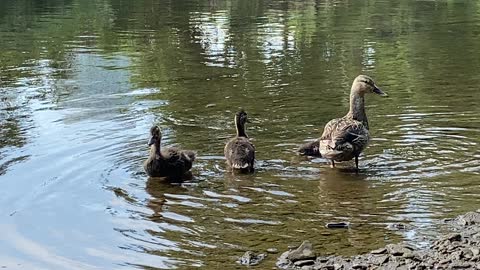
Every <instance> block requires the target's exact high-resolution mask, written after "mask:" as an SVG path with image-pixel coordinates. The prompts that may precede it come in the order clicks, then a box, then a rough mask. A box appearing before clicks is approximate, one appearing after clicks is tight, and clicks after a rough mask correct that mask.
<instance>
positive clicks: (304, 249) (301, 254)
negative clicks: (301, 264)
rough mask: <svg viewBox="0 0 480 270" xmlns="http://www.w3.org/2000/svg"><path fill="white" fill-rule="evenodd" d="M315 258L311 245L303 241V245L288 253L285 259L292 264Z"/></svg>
mask: <svg viewBox="0 0 480 270" xmlns="http://www.w3.org/2000/svg"><path fill="white" fill-rule="evenodd" d="M315 258H316V255H315V252H314V251H313V247H312V244H311V243H310V242H309V241H303V243H302V244H301V245H300V246H299V247H298V248H297V249H295V250H292V251H290V252H289V254H288V255H287V259H289V260H290V261H292V262H295V261H299V260H306V259H315Z"/></svg>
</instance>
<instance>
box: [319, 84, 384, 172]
mask: <svg viewBox="0 0 480 270" xmlns="http://www.w3.org/2000/svg"><path fill="white" fill-rule="evenodd" d="M368 93H375V94H377V95H380V96H387V94H386V93H384V92H383V91H382V90H380V88H378V87H377V86H376V85H375V82H374V81H373V80H372V78H370V77H368V76H366V75H359V76H358V77H357V78H355V80H354V81H353V84H352V88H351V91H350V110H349V111H348V113H347V114H346V115H345V116H344V117H342V118H336V119H333V120H330V121H329V122H328V123H327V124H326V125H325V128H324V129H323V134H322V136H321V137H320V139H319V149H320V150H319V152H320V154H321V155H322V157H324V158H327V159H329V160H330V161H331V164H332V167H335V161H347V160H351V159H353V158H355V167H356V169H357V171H358V156H359V155H360V153H362V151H363V150H364V149H365V148H366V147H367V144H368V142H369V140H370V134H369V131H368V130H369V126H368V119H367V114H366V113H365V100H364V96H365V94H368Z"/></svg>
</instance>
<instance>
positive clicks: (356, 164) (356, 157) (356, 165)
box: [355, 156, 358, 173]
mask: <svg viewBox="0 0 480 270" xmlns="http://www.w3.org/2000/svg"><path fill="white" fill-rule="evenodd" d="M355 168H356V169H357V173H358V156H355Z"/></svg>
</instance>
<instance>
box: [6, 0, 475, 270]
mask: <svg viewBox="0 0 480 270" xmlns="http://www.w3.org/2000/svg"><path fill="white" fill-rule="evenodd" d="M479 27H480V4H479V3H478V2H476V1H442V0H440V1H413V0H402V1H382V0H372V1H341V0H340V1H303V0H302V1H300V0H299V1H234V0H232V1H229V0H227V1H216V0H210V1H203V0H181V1H163V0H160V1H154V0H143V1H126V0H98V1H93V0H86V1H80V0H65V1H59V0H45V1H22V0H20V1H0V46H1V47H0V48H1V50H0V230H1V234H0V240H1V241H0V266H1V267H2V268H7V269H123V268H127V269H130V268H144V269H172V268H179V269H190V268H192V267H204V268H206V269H207V268H208V269H235V268H241V269H243V266H239V265H238V264H236V263H235V260H236V258H237V257H238V256H240V255H242V254H243V253H244V252H245V251H246V250H254V251H258V252H265V251H266V249H268V248H272V247H275V248H278V249H279V250H280V251H282V250H285V249H286V248H287V247H288V246H289V245H298V244H299V243H300V242H301V241H302V240H305V239H310V240H311V241H312V242H313V243H314V245H315V246H316V247H317V250H318V251H319V252H320V253H322V254H325V253H328V254H342V255H348V254H354V253H358V252H365V251H368V250H371V249H374V248H378V247H380V246H382V245H385V244H388V243H395V242H401V241H406V242H408V243H411V244H413V245H418V246H426V245H428V243H429V241H431V240H432V239H435V237H436V235H437V234H438V233H439V232H440V231H441V227H442V226H441V223H442V220H443V219H444V218H447V217H452V216H454V215H457V214H460V213H462V212H465V211H469V210H473V209H477V208H478V202H479V199H480V195H479V194H480V185H479V181H480V176H479V174H480V150H479V143H480V128H479V127H480V117H479V115H480V107H479V102H480V95H479V89H478V88H479V85H480V73H479V72H478V71H479V70H480V54H479V52H478V48H479V47H480V31H479V29H480V28H479ZM360 73H365V74H369V75H371V76H372V77H374V78H375V79H376V81H377V84H378V85H379V86H381V87H382V88H383V89H384V90H385V91H386V92H387V93H389V98H385V99H382V98H380V97H377V96H368V97H367V114H368V116H369V121H370V126H371V133H372V136H373V140H372V142H371V144H370V146H369V147H368V148H367V150H366V151H365V153H364V155H363V156H361V159H360V167H361V170H360V173H359V174H355V173H354V172H353V171H352V170H351V168H352V166H353V165H352V163H342V164H340V165H339V168H337V169H331V168H330V167H329V166H328V163H327V161H326V160H323V159H319V158H317V159H307V158H301V157H298V156H297V155H296V154H295V149H296V148H297V147H298V145H299V144H301V143H303V142H306V141H308V140H311V139H314V138H317V137H319V136H320V133H321V131H322V128H323V125H324V124H325V123H326V122H327V121H328V120H329V119H331V118H333V117H339V116H342V115H343V114H344V113H346V111H347V110H348V93H349V87H350V84H351V82H352V80H353V78H354V77H355V76H356V75H358V74H360ZM239 107H244V108H245V109H246V110H247V111H248V113H249V116H250V118H251V119H252V121H253V123H252V124H250V125H249V126H248V132H249V134H250V136H251V137H252V138H253V140H254V143H255V145H256V147H257V157H258V162H257V172H256V173H255V174H253V175H232V174H231V173H228V172H226V171H225V164H224V159H223V145H224V143H225V141H226V140H227V139H228V138H229V137H231V136H233V134H234V130H233V123H232V119H233V113H234V112H235V111H236V110H237V109H238V108H239ZM153 124H159V125H160V126H161V127H162V130H163V133H164V142H163V143H164V144H165V145H178V146H181V147H183V148H188V149H193V150H196V151H198V154H199V158H198V160H197V162H196V164H195V166H194V168H193V178H192V179H190V180H187V181H186V182H184V183H183V184H169V183H165V182H161V181H159V179H149V178H148V177H147V175H146V174H145V173H144V172H143V169H142V162H143V160H144V159H145V158H146V156H147V151H148V149H147V146H146V142H147V139H148V138H147V137H148V130H149V128H150V126H152V125H153ZM338 221H346V222H350V223H351V225H352V227H351V228H350V229H348V230H329V229H326V228H325V227H324V225H325V224H326V223H327V222H338ZM397 224H403V225H405V229H401V230H399V229H398V228H399V227H401V226H396V225H397ZM277 256H278V255H269V257H268V258H267V260H266V261H265V262H264V263H262V266H261V268H264V269H267V268H271V267H272V266H273V265H274V261H275V258H276V257H277Z"/></svg>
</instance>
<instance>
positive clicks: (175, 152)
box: [143, 126, 196, 178]
mask: <svg viewBox="0 0 480 270" xmlns="http://www.w3.org/2000/svg"><path fill="white" fill-rule="evenodd" d="M150 135H151V137H150V140H149V141H148V146H149V147H150V155H149V157H148V159H147V160H146V161H145V163H144V164H143V168H144V169H145V172H147V174H148V175H149V176H152V177H169V178H181V177H182V176H183V175H184V174H185V173H186V172H188V171H189V170H190V169H191V168H192V164H193V161H194V160H195V157H196V154H195V152H193V151H190V150H179V149H177V148H173V147H172V148H166V149H160V142H161V140H162V133H161V131H160V128H159V127H158V126H154V127H152V128H151V129H150Z"/></svg>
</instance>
